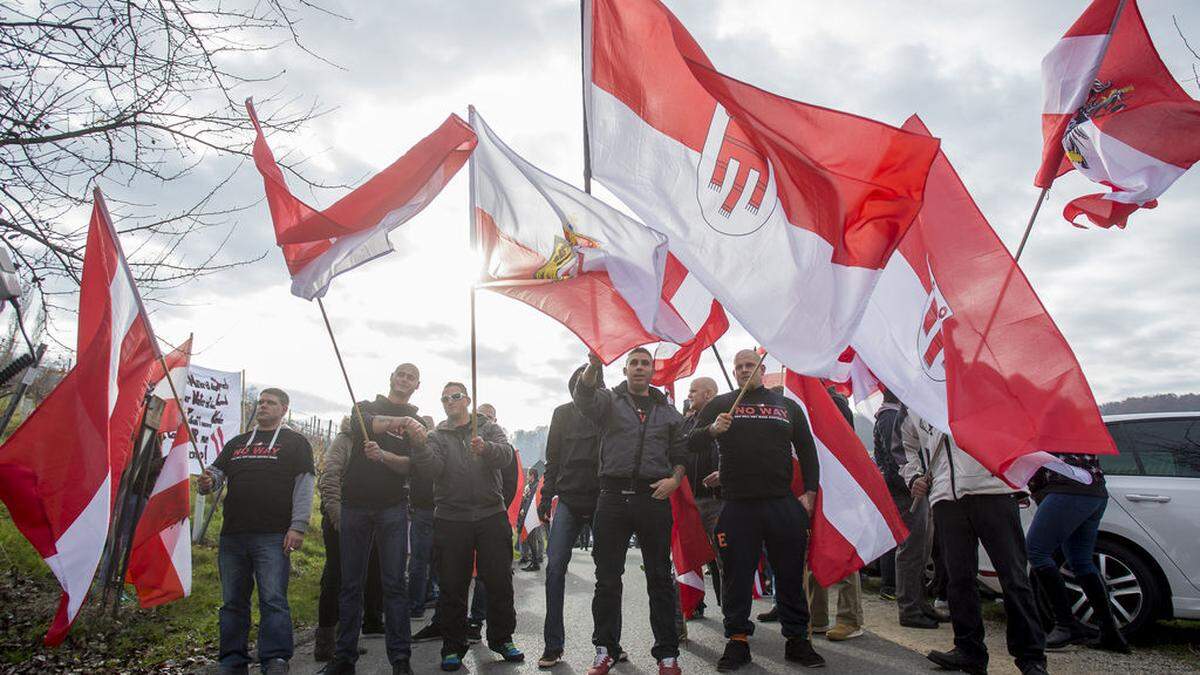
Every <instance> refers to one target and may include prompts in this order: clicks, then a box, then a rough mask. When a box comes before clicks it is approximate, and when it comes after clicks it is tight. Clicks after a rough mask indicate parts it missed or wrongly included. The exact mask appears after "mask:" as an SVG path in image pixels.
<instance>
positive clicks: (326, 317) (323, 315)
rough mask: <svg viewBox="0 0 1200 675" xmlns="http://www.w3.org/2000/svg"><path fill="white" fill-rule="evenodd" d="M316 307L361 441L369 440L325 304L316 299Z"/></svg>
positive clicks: (365, 423)
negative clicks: (360, 435)
mask: <svg viewBox="0 0 1200 675" xmlns="http://www.w3.org/2000/svg"><path fill="white" fill-rule="evenodd" d="M317 307H320V308H321V318H322V319H324V320H325V332H326V333H328V334H329V342H331V343H332V344H333V354H334V356H336V357H337V362H338V367H339V368H341V369H342V379H344V380H345V381H346V391H348V392H349V393H350V401H351V402H352V403H353V404H354V416H355V417H357V418H358V426H359V428H360V429H362V432H363V440H367V439H370V438H371V434H369V433H367V422H366V420H365V419H364V418H363V414H362V411H361V410H359V409H358V398H356V397H355V396H354V387H351V386H350V375H349V374H348V373H346V363H345V362H344V361H342V350H340V349H338V343H337V338H335V337H334V336H333V326H331V325H329V314H327V313H326V312H325V303H324V302H321V298H317Z"/></svg>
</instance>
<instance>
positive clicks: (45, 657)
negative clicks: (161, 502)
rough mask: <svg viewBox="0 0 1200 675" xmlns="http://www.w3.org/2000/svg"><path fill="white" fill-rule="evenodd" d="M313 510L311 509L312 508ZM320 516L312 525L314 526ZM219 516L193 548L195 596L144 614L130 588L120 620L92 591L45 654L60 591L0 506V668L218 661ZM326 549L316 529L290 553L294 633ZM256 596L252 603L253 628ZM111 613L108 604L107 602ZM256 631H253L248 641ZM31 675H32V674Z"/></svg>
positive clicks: (309, 617) (311, 603)
mask: <svg viewBox="0 0 1200 675" xmlns="http://www.w3.org/2000/svg"><path fill="white" fill-rule="evenodd" d="M314 511H316V509H314ZM318 519H319V516H314V518H313V521H314V523H315V522H318ZM220 529H221V511H220V509H218V510H217V514H216V515H215V516H214V518H213V522H212V524H211V525H210V526H209V531H208V536H207V542H208V543H206V544H203V545H196V546H193V547H192V594H191V595H190V596H189V597H187V598H184V599H182V600H178V601H176V602H172V603H169V604H167V605H163V606H161V607H156V608H153V609H141V608H140V607H138V605H137V601H136V595H135V593H134V591H133V587H132V586H126V591H127V594H128V596H129V599H128V600H127V601H125V602H122V604H121V608H120V612H119V615H118V617H117V618H116V619H115V620H114V619H113V618H112V616H111V612H110V613H108V614H105V615H101V614H100V612H99V608H98V601H99V589H98V588H96V589H94V592H93V594H92V595H91V596H90V597H89V598H88V602H87V604H85V605H84V608H83V610H82V612H81V613H80V616H79V618H78V619H77V620H76V622H75V625H74V627H72V629H71V633H70V634H69V635H68V637H67V641H66V642H64V643H63V644H62V645H61V646H59V647H57V648H53V649H47V648H45V647H43V646H42V645H41V640H42V636H43V635H44V634H45V632H46V629H47V627H48V626H49V623H50V620H51V618H52V617H53V615H54V611H55V608H56V607H57V603H58V599H59V595H60V593H61V591H60V589H59V586H58V583H57V581H56V580H55V579H54V576H53V575H52V574H51V573H50V570H49V568H48V567H46V564H45V563H44V562H43V561H42V559H41V557H40V556H39V555H38V554H37V552H36V551H35V550H34V549H33V547H32V546H30V545H29V543H28V542H27V541H25V538H24V537H23V536H22V535H21V533H20V532H19V531H18V530H17V528H16V526H15V525H13V522H12V520H11V518H10V517H9V515H8V511H7V510H4V509H2V508H0V669H3V667H4V666H3V664H12V665H15V664H26V665H28V664H36V663H44V669H45V670H55V669H59V668H80V669H83V670H96V669H101V670H107V669H114V668H118V667H119V668H120V669H121V670H122V671H125V672H137V671H145V672H164V671H169V670H172V669H173V668H179V667H183V666H184V665H185V664H193V665H194V664H196V663H198V662H201V661H203V660H207V659H215V657H216V651H217V650H216V642H217V610H218V609H219V608H220V606H221V582H220V579H219V577H218V574H217V546H216V540H217V535H218V534H219V533H220ZM324 562H325V547H324V543H323V542H322V540H321V531H320V528H318V527H312V528H310V530H309V533H308V535H307V536H306V537H305V538H304V545H303V546H302V547H301V549H300V550H299V551H296V552H294V553H293V554H292V575H291V580H290V582H289V588H288V600H289V603H290V605H291V609H292V622H293V624H294V625H295V626H296V627H297V629H300V628H303V627H307V626H312V625H315V624H316V620H317V600H318V596H319V594H320V586H321V568H322V566H323V565H324ZM257 605H258V599H257V595H256V597H255V598H254V599H253V601H252V606H253V617H254V625H255V626H257V624H258V607H257ZM110 610H111V605H110ZM254 636H255V632H254V631H253V630H252V632H251V639H252V640H253V639H254ZM29 672H33V671H32V670H30V671H29Z"/></svg>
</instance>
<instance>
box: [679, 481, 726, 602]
mask: <svg viewBox="0 0 1200 675" xmlns="http://www.w3.org/2000/svg"><path fill="white" fill-rule="evenodd" d="M671 519H672V522H671V561H672V562H673V563H674V564H675V581H676V582H677V583H678V584H679V605H680V608H681V609H682V610H683V618H685V619H690V618H691V617H692V614H693V613H695V611H696V607H698V606H699V605H700V603H701V602H702V601H703V600H704V566H705V565H707V564H708V563H709V562H711V561H712V560H714V559H715V558H716V554H714V553H713V549H712V544H711V543H709V541H708V533H707V532H705V531H704V521H703V520H702V519H701V518H700V509H699V508H697V506H696V498H695V496H694V495H693V494H692V486H691V484H690V483H689V482H688V479H687V477H686V476H685V477H684V479H683V483H681V484H680V486H679V488H678V489H676V490H675V491H674V492H672V493H671Z"/></svg>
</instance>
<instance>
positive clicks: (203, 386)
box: [168, 365, 242, 475]
mask: <svg viewBox="0 0 1200 675" xmlns="http://www.w3.org/2000/svg"><path fill="white" fill-rule="evenodd" d="M186 389H187V392H186V393H183V392H180V394H181V395H182V396H183V405H184V407H185V408H186V409H187V410H186V414H187V419H188V426H189V427H191V430H192V437H193V438H194V439H195V440H196V447H195V448H194V449H191V450H189V451H188V472H189V473H191V474H192V475H197V474H199V473H200V470H201V468H202V467H204V466H207V465H209V464H211V463H212V461H213V460H214V459H216V458H217V455H218V454H220V453H221V448H223V447H225V442H226V441H228V440H229V439H231V438H233V437H234V436H237V435H238V434H239V433H241V430H242V405H241V404H242V374H241V373H236V372H235V373H227V372H225V371H223V370H213V369H212V368H204V367H203V366H197V365H192V366H190V367H189V368H188V386H187V387H186ZM168 447H169V446H168Z"/></svg>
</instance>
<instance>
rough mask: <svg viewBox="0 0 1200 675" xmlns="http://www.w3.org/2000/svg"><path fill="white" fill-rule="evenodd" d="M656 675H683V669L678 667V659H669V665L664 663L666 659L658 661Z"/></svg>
mask: <svg viewBox="0 0 1200 675" xmlns="http://www.w3.org/2000/svg"><path fill="white" fill-rule="evenodd" d="M658 675H683V669H682V668H680V667H679V659H671V663H670V665H668V664H667V663H666V659H659V661H658Z"/></svg>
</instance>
